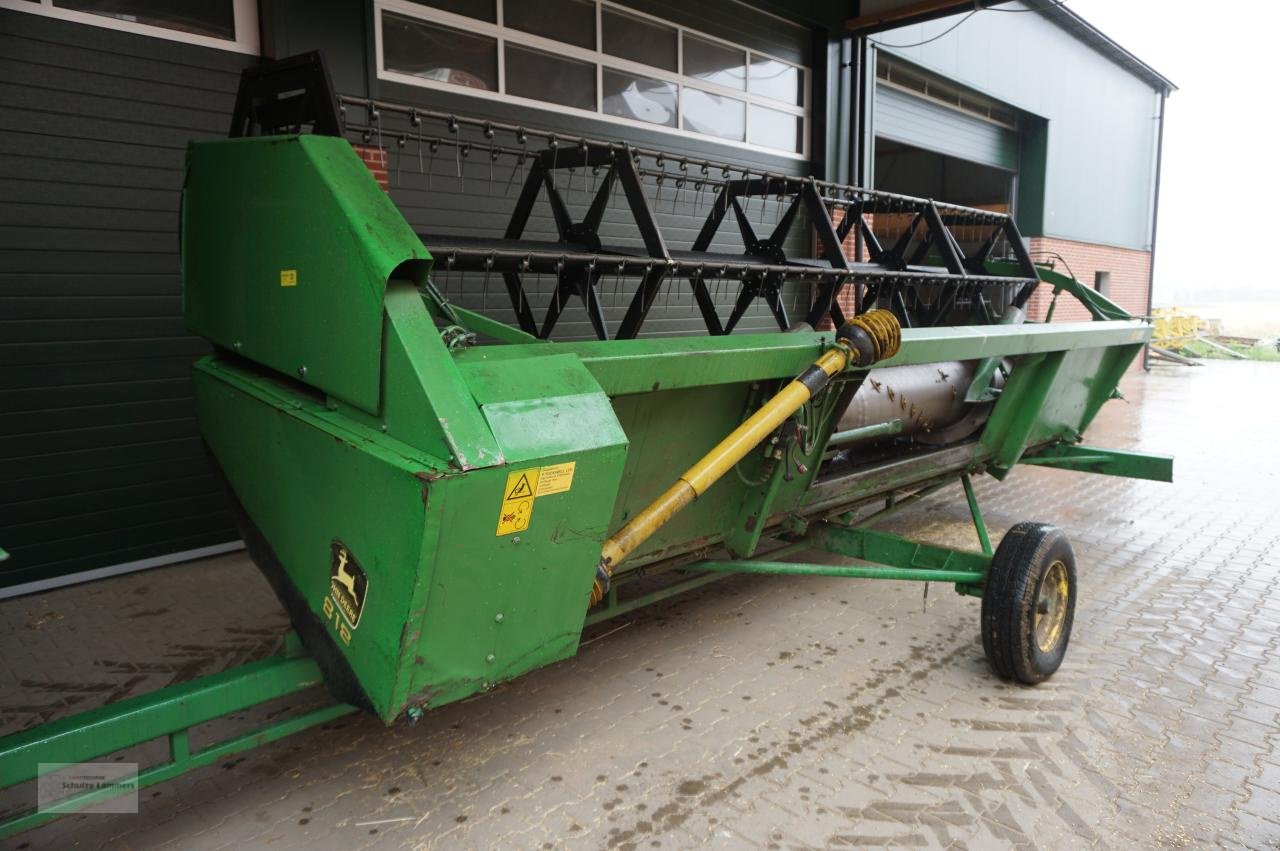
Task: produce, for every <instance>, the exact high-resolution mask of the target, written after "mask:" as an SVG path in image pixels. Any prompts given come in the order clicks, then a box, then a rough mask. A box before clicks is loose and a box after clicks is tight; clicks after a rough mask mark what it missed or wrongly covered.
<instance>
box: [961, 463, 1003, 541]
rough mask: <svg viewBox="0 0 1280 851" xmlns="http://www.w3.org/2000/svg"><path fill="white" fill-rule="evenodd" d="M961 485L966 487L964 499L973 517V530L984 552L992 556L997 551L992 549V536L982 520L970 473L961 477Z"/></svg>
mask: <svg viewBox="0 0 1280 851" xmlns="http://www.w3.org/2000/svg"><path fill="white" fill-rule="evenodd" d="M960 484H962V485H963V486H964V498H965V500H966V501H967V502H968V503H969V514H970V515H972V517H973V528H974V531H976V532H977V533H978V542H979V543H980V544H981V545H982V552H983V553H984V554H986V555H992V554H993V553H995V550H993V549H992V548H991V536H989V535H988V534H987V524H986V523H985V522H984V521H983V519H982V509H981V508H979V507H978V497H977V496H975V495H974V493H973V482H971V481H970V480H969V474H968V473H965V474H964V475H962V476H961V477H960Z"/></svg>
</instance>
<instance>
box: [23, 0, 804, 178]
mask: <svg viewBox="0 0 1280 851" xmlns="http://www.w3.org/2000/svg"><path fill="white" fill-rule="evenodd" d="M0 2H5V0H0ZM505 2H506V0H495V4H496V11H497V14H496V18H497V22H496V23H489V22H488V21H482V20H479V19H477V18H469V17H467V16H466V15H459V14H456V13H454V12H447V11H445V10H443V9H436V8H433V7H430V6H423V5H420V4H418V3H413V2H410V0H374V2H373V17H374V26H373V35H374V63H375V68H376V69H377V75H378V79H379V80H385V81H387V82H393V83H400V84H402V85H407V86H417V87H418V88H424V89H434V90H437V91H445V92H453V93H455V94H461V95H465V96H467V97H476V98H482V99H484V100H491V101H498V102H501V103H510V104H517V105H520V106H527V107H530V108H533V109H542V110H554V111H555V112H562V113H566V114H569V115H574V116H579V117H582V118H589V119H593V120H596V121H603V122H605V123H609V124H620V125H623V126H628V127H637V128H640V129H644V130H650V131H653V132H655V133H665V134H669V135H674V136H680V137H683V138H686V139H696V140H699V141H704V142H710V143H712V144H716V145H727V146H730V147H734V148H742V149H745V150H749V151H755V152H758V153H762V154H769V155H771V156H776V157H783V158H785V159H793V160H800V161H803V160H808V159H809V153H810V148H811V145H812V140H811V138H810V137H811V134H812V128H813V112H812V100H813V95H812V89H813V69H812V68H811V67H810V66H807V65H801V64H799V63H797V62H792V61H790V60H788V59H783V58H782V57H780V56H775V55H773V54H770V53H766V52H765V51H762V50H756V49H754V48H751V47H747V46H746V45H742V44H737V43H735V42H731V41H728V40H726V39H723V38H718V37H717V36H714V35H710V34H708V33H705V32H702V31H701V30H695V29H693V28H691V27H686V26H683V25H681V24H677V23H674V22H672V21H668V20H665V19H663V18H660V17H658V16H656V15H651V14H648V13H647V12H642V11H640V10H638V9H633V8H631V7H630V6H626V5H623V4H621V3H616V2H612V0H587V2H590V3H592V4H593V5H594V6H595V18H596V44H595V49H594V50H588V49H586V48H582V47H576V46H574V45H571V44H568V43H566V42H560V41H555V40H554V39H549V38H544V37H542V36H537V35H533V34H532V33H526V32H523V31H521V30H516V29H511V28H508V27H506V26H505V24H504V21H503V12H504V9H503V6H504V4H505ZM515 2H519V0H515ZM606 7H608V8H611V9H615V10H617V11H619V12H621V13H623V14H626V15H630V16H632V17H636V18H642V19H646V20H649V21H652V22H653V23H656V24H660V25H662V26H664V27H667V28H670V29H671V30H674V31H675V38H676V68H677V70H676V71H675V72H672V71H667V70H665V69H663V68H657V67H654V66H652V65H645V64H644V63H641V62H635V61H632V60H630V59H623V58H622V57H619V56H613V55H611V54H608V53H605V52H604V49H603V47H604V45H603V42H604V29H603V19H604V14H603V10H604V9H605V8H606ZM384 12H391V13H393V14H396V15H400V16H402V17H406V18H413V19H416V20H421V21H423V22H425V23H430V24H437V25H440V26H444V27H452V28H453V29H460V30H464V31H467V32H473V33H475V34H477V35H483V36H485V37H487V38H492V39H494V40H495V41H496V42H497V51H498V90H497V91H485V90H482V89H473V88H468V87H466V86H459V85H455V84H452V83H445V82H441V81H438V80H427V79H424V78H422V77H417V76H414V75H412V74H405V73H402V72H398V71H392V70H388V69H387V64H386V57H385V56H384V54H383V37H382V21H383V13H384ZM685 33H688V34H689V35H691V36H695V37H697V38H700V39H704V40H706V41H711V42H715V43H718V44H721V45H724V46H726V47H730V48H732V49H734V50H741V51H743V53H744V54H745V55H746V62H747V69H748V72H747V73H748V79H747V80H746V81H745V86H744V88H742V89H735V88H732V87H729V86H721V85H717V84H715V83H710V82H706V81H703V80H699V79H697V78H694V77H686V76H684V74H683V70H684V36H685ZM508 41H509V42H511V43H513V44H516V45H520V46H523V47H529V48H532V49H534V50H541V51H546V52H551V53H555V54H559V55H562V56H564V57H565V58H566V59H576V60H578V61H584V62H589V63H592V64H593V65H594V66H595V70H596V92H595V95H596V108H595V110H586V109H581V108H578V107H571V106H560V105H557V104H554V103H551V102H548V101H542V100H537V99H536V98H527V97H517V96H515V95H510V94H507V90H506V89H507V85H506V56H505V55H506V44H507V42H508ZM754 56H760V57H762V58H766V59H770V60H772V61H775V62H780V63H782V64H784V65H788V66H791V67H793V68H797V69H799V71H800V73H801V75H802V80H803V86H802V92H801V95H802V97H801V100H802V102H801V103H799V104H793V103H788V102H787V101H780V100H775V99H773V98H769V97H765V96H763V95H753V94H752V93H751V90H750V89H751V84H750V79H749V77H750V67H751V60H752V57H754ZM605 68H610V69H612V70H614V71H620V72H622V73H624V74H634V75H636V76H641V77H648V78H651V79H655V80H661V81H663V82H668V83H672V84H674V85H675V86H676V104H677V106H676V110H677V112H676V116H675V122H676V123H675V126H674V127H668V126H666V125H662V124H655V123H653V122H649V121H643V120H641V119H637V118H626V117H624V116H618V115H610V114H608V113H606V112H605V111H604V69H605ZM686 88H691V89H697V90H701V91H704V92H707V93H709V94H713V95H721V96H724V97H730V98H733V99H734V100H737V101H740V102H742V103H743V104H744V105H745V106H744V109H745V111H746V113H747V115H746V117H745V124H744V126H743V141H741V142H739V141H736V140H734V139H726V138H724V137H721V136H715V135H711V134H707V133H699V132H697V131H694V130H686V129H684V127H683V121H684V93H685V89H686ZM752 104H755V105H757V106H765V107H768V108H770V109H774V110H777V111H778V112H784V113H787V114H789V115H793V116H795V117H797V118H799V119H800V122H801V128H802V129H801V142H802V143H803V144H802V146H801V147H802V149H801V150H800V151H786V150H782V149H780V148H770V147H767V146H764V145H754V144H751V143H750V142H748V141H746V140H747V139H749V138H750V133H751V119H750V113H751V108H750V107H751V105H752Z"/></svg>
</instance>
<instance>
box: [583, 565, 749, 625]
mask: <svg viewBox="0 0 1280 851" xmlns="http://www.w3.org/2000/svg"><path fill="white" fill-rule="evenodd" d="M723 578H724V574H719V573H716V574H707V575H705V576H694V577H692V578H690V579H684V580H681V581H680V582H676V583H674V584H672V585H668V586H666V587H664V588H659V589H657V590H656V591H650V592H648V593H647V594H640V595H637V596H636V597H633V598H631V599H628V600H621V601H618V600H614V601H611V602H610V603H609V604H608V605H605V606H601V607H599V608H596V609H593V610H592V611H591V614H589V615H587V619H586V624H585V625H586V626H591V625H592V624H597V623H600V622H601V621H606V620H609V619H611V618H616V617H618V616H619V615H625V614H626V613H627V612H634V611H635V610H637V609H643V608H645V607H646V606H652V605H653V604H654V603H660V602H662V601H663V600H669V599H671V598H672V597H676V596H679V595H680V594H684V593H687V592H689V591H692V590H694V589H695V588H701V587H702V586H703V585H709V584H711V583H712V582H715V581H716V580H718V579H723Z"/></svg>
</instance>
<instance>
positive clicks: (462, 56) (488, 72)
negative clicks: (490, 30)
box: [382, 12, 498, 92]
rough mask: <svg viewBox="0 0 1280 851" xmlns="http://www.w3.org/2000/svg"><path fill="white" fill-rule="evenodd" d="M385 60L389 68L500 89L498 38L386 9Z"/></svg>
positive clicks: (469, 85)
mask: <svg viewBox="0 0 1280 851" xmlns="http://www.w3.org/2000/svg"><path fill="white" fill-rule="evenodd" d="M382 61H383V64H384V65H385V66H386V68H387V70H388V71H397V72H399V73H401V74H412V75H413V76H415V77H421V78H422V79H424V80H435V81H436V82H439V83H452V84H453V85H455V86H466V87H467V88H471V89H483V90H484V91H487V92H496V91H497V90H498V43H497V41H496V40H494V39H492V38H488V37H486V36H479V35H472V34H471V33H465V32H462V31H461V30H455V29H453V28H452V27H445V26H441V25H439V24H429V23H427V22H426V21H419V20H417V19H415V18H406V17H404V16H403V15H397V14H394V13H392V12H383V13H382Z"/></svg>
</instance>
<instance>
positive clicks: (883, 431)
mask: <svg viewBox="0 0 1280 851" xmlns="http://www.w3.org/2000/svg"><path fill="white" fill-rule="evenodd" d="M901 433H902V420H890V421H889V422H887V423H876V424H874V425H869V426H863V427H862V428H851V429H849V430H847V431H838V432H836V433H835V434H833V435H831V439H830V440H828V441H827V446H843V445H844V444H846V443H853V442H854V441H855V440H866V439H867V438H871V437H883V436H885V435H889V434H901Z"/></svg>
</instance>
